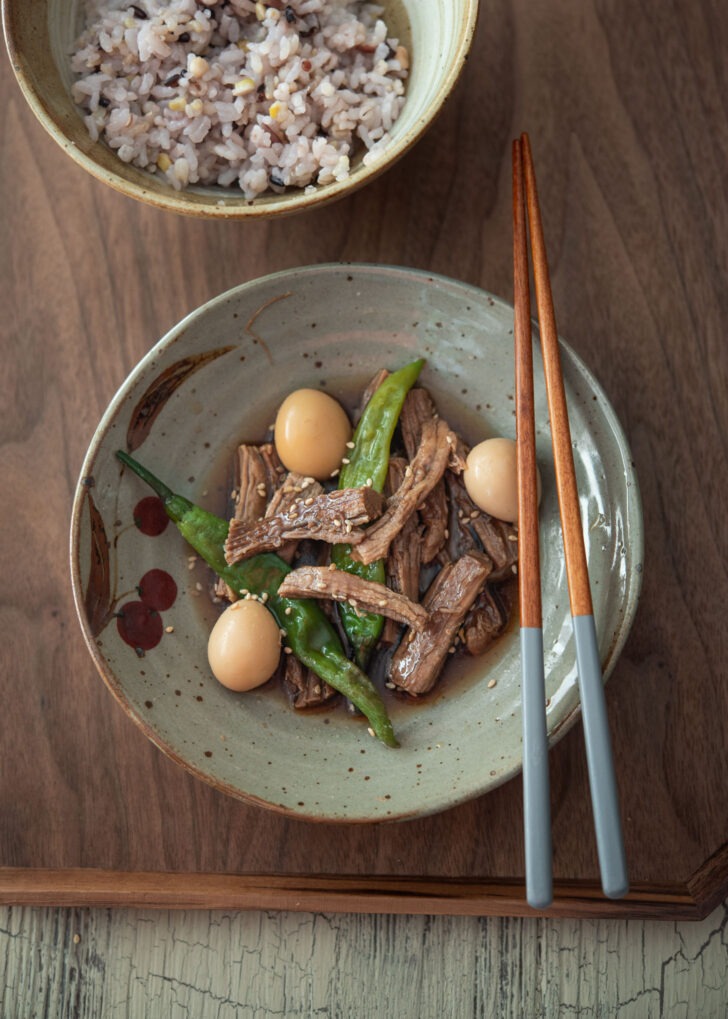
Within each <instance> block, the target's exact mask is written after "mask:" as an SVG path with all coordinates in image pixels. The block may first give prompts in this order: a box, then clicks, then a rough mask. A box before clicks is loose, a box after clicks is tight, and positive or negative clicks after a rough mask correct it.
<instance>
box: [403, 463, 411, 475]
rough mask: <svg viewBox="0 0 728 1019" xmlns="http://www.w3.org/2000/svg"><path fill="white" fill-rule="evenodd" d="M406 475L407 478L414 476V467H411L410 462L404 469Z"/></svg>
mask: <svg viewBox="0 0 728 1019" xmlns="http://www.w3.org/2000/svg"><path fill="white" fill-rule="evenodd" d="M404 476H405V477H406V478H411V477H412V468H411V467H410V465H409V464H407V466H406V467H405V469H404Z"/></svg>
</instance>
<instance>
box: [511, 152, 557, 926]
mask: <svg viewBox="0 0 728 1019" xmlns="http://www.w3.org/2000/svg"><path fill="white" fill-rule="evenodd" d="M513 291H514V301H513V303H514V309H515V317H514V328H513V332H514V339H515V350H516V445H517V450H518V577H519V581H518V596H519V604H520V617H521V635H520V636H521V672H522V702H523V818H524V843H525V849H526V898H527V899H528V902H529V905H531V906H533V907H534V909H545V908H546V907H547V906H550V905H551V902H552V901H553V877H552V863H551V806H550V790H549V770H548V735H547V732H546V684H545V680H544V664H543V632H542V628H541V625H542V623H541V566H540V558H539V547H538V541H539V538H538V470H537V466H536V422H535V413H534V397H533V342H532V339H531V296H530V288H529V282H528V239H527V236H526V203H525V196H524V181H523V156H522V147H521V143H520V141H514V142H513Z"/></svg>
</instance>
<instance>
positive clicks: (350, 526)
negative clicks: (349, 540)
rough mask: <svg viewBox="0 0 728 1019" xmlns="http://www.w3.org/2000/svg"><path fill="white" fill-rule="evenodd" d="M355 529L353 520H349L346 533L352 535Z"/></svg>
mask: <svg viewBox="0 0 728 1019" xmlns="http://www.w3.org/2000/svg"><path fill="white" fill-rule="evenodd" d="M353 529H354V525H353V524H352V522H351V520H347V521H346V533H347V534H351V532H352V530H353Z"/></svg>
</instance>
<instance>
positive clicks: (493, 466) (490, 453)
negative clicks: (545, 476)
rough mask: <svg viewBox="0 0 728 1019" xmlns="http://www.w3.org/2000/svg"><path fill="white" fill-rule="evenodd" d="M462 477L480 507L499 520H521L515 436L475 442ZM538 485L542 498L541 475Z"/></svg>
mask: <svg viewBox="0 0 728 1019" xmlns="http://www.w3.org/2000/svg"><path fill="white" fill-rule="evenodd" d="M463 481H464V482H465V487H466V488H467V490H468V495H469V496H470V498H471V499H472V500H473V502H474V503H475V505H476V506H478V507H479V508H480V509H482V510H484V511H485V512H486V513H488V514H490V516H492V517H497V518H498V519H499V520H507V521H508V522H509V523H512V524H515V523H517V522H518V463H517V454H516V444H515V442H514V441H513V440H512V439H502V438H498V439H486V440H485V441H484V442H479V443H478V445H477V446H473V448H472V449H471V450H470V452H469V453H468V458H467V460H466V464H465V470H464V471H463ZM538 488H539V498H540V495H541V479H540V477H539V478H538Z"/></svg>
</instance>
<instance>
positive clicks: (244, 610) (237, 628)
mask: <svg viewBox="0 0 728 1019" xmlns="http://www.w3.org/2000/svg"><path fill="white" fill-rule="evenodd" d="M280 656H281V634H280V630H279V629H278V624H277V623H276V621H275V619H274V618H273V615H272V613H271V612H269V610H268V609H267V608H266V607H265V605H263V604H261V602H259V601H255V600H254V599H252V598H244V599H242V600H241V601H237V602H234V603H233V604H232V605H231V606H230V608H228V609H225V611H224V612H223V614H222V615H221V616H220V618H219V619H218V620H217V622H216V623H215V625H214V626H213V628H212V632H211V633H210V639H209V640H208V642H207V659H208V661H209V663H210V668H211V669H212V672H213V675H214V676H215V678H216V679H217V680H219V681H220V682H221V683H222V685H223V686H226V687H227V688H228V689H229V690H238V691H241V690H253V689H254V688H255V687H256V686H261V684H263V683H265V682H266V681H267V680H269V679H270V678H271V676H272V675H273V673H274V672H275V671H276V669H277V667H278V661H279V659H280Z"/></svg>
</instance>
